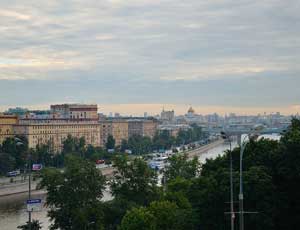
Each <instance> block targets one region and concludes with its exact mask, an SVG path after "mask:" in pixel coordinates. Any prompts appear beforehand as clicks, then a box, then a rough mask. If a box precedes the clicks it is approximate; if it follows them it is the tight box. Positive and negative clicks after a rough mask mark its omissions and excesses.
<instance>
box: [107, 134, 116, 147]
mask: <svg viewBox="0 0 300 230" xmlns="http://www.w3.org/2000/svg"><path fill="white" fill-rule="evenodd" d="M115 143H116V141H115V139H114V137H113V136H112V135H109V136H108V137H107V142H106V149H114V148H115Z"/></svg>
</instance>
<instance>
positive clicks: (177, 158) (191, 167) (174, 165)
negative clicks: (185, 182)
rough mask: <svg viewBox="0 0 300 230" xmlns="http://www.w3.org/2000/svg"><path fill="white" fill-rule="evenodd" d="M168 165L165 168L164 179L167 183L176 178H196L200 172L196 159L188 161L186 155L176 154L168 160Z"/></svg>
mask: <svg viewBox="0 0 300 230" xmlns="http://www.w3.org/2000/svg"><path fill="white" fill-rule="evenodd" d="M168 162H169V165H167V166H166V170H165V174H164V175H165V177H166V179H167V181H169V180H173V179H175V178H176V177H181V178H185V179H192V178H194V177H196V176H197V174H198V173H199V170H200V163H199V161H198V158H197V157H195V158H193V159H192V160H188V155H187V154H183V155H182V154H176V155H173V156H172V157H170V158H169V159H168Z"/></svg>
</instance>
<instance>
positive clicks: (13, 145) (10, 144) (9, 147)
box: [1, 136, 28, 169]
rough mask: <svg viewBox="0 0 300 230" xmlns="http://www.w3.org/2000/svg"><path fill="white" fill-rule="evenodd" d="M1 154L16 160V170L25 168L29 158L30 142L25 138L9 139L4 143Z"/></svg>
mask: <svg viewBox="0 0 300 230" xmlns="http://www.w3.org/2000/svg"><path fill="white" fill-rule="evenodd" d="M1 152H3V153H7V154H9V155H10V156H11V157H13V158H14V159H15V162H16V164H15V167H16V168H19V169H20V168H23V167H24V165H25V163H26V159H27V156H28V140H27V138H26V137H24V136H16V137H8V138H6V139H5V140H4V142H3V143H2V146H1Z"/></svg>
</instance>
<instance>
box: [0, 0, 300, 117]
mask: <svg viewBox="0 0 300 230" xmlns="http://www.w3.org/2000/svg"><path fill="white" fill-rule="evenodd" d="M0 9H1V10H0V20H1V22H2V23H1V25H0V31H1V34H2V36H1V38H0V43H1V45H0V52H1V58H0V105H1V108H0V109H2V110H3V108H4V109H5V108H7V107H9V106H11V105H19V106H26V107H29V106H32V107H36V108H39V107H43V106H45V105H49V104H51V103H53V102H57V101H61V102H72V101H74V102H81V101H82V100H84V102H95V103H98V104H100V105H101V103H103V104H105V105H109V106H105V107H106V108H107V110H108V111H107V112H109V110H111V111H116V112H121V113H122V112H123V113H128V112H130V111H135V113H142V112H141V110H145V111H147V108H151V109H149V112H150V113H158V111H159V110H161V106H160V105H168V104H169V105H174V106H172V107H174V109H175V110H178V111H181V112H179V113H183V109H182V105H193V106H194V107H195V108H196V107H199V109H196V110H197V111H199V113H201V111H204V113H207V112H206V111H209V113H213V112H220V113H225V112H236V113H243V114H244V113H254V114H256V113H260V112H264V111H266V112H276V111H279V112H282V113H284V114H295V113H297V112H298V110H299V109H298V108H299V105H300V91H299V90H298V85H299V84H300V78H299V73H300V69H299V65H298V60H300V50H299V49H300V43H299V37H300V29H299V28H300V26H299V21H300V20H299V19H300V18H299V17H300V16H299V14H298V12H299V2H298V1H296V0H290V1H276V0H275V1H258V0H255V1H246V0H245V1H239V2H237V1H233V0H222V1H206V2H202V1H197V0H190V1H185V2H182V1H179V0H175V1H174V0H173V1H168V0H164V1H153V0H151V1H150V0H139V1H137V0H128V1H120V0H104V1H95V0H94V1H93V0H90V1H88V2H85V1H76V2H72V3H70V4H67V6H66V4H65V2H64V1H51V2H43V3H41V2H36V1H26V2H24V1H21V2H18V3H17V4H16V2H15V1H7V0H2V1H0ZM83 9H84V10H83ZM153 104H155V105H159V106H153ZM118 105H120V106H119V107H120V109H118V108H117V106H118ZM141 105H143V106H144V108H145V109H143V106H141ZM115 107H116V109H114V108H115ZM125 107H126V108H125ZM159 107H160V108H159ZM105 110H106V109H105ZM120 110H121V111H120Z"/></svg>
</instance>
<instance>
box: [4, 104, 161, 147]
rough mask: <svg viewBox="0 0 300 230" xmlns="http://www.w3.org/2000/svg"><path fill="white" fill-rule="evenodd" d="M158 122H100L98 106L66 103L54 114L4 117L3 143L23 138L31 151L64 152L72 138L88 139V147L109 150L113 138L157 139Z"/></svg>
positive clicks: (56, 107)
mask: <svg viewBox="0 0 300 230" xmlns="http://www.w3.org/2000/svg"><path fill="white" fill-rule="evenodd" d="M157 125H158V122H157V120H155V119H152V120H151V119H132V118H127V119H126V118H118V119H111V120H101V121H99V119H98V114H97V105H81V104H62V105H51V114H46V115H35V114H26V115H25V116H24V117H22V118H20V119H18V117H17V116H12V115H0V143H2V142H3V140H5V139H6V138H7V137H9V136H14V135H23V136H25V137H26V138H27V139H28V145H29V148H36V146H37V145H41V144H49V145H50V147H51V148H52V150H53V151H54V152H60V151H61V150H62V147H63V142H64V140H65V139H66V138H67V136H68V135H71V136H73V137H77V138H80V137H84V138H85V140H86V144H87V145H93V146H95V147H98V146H101V147H105V144H106V142H107V138H108V136H109V135H112V136H113V137H114V139H115V145H116V146H120V145H121V143H122V140H128V138H129V137H130V136H132V135H141V136H149V137H151V138H153V137H154V135H155V132H156V130H157Z"/></svg>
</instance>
